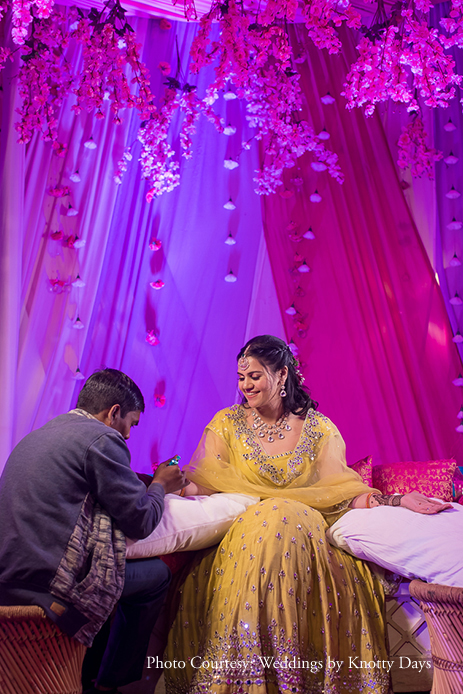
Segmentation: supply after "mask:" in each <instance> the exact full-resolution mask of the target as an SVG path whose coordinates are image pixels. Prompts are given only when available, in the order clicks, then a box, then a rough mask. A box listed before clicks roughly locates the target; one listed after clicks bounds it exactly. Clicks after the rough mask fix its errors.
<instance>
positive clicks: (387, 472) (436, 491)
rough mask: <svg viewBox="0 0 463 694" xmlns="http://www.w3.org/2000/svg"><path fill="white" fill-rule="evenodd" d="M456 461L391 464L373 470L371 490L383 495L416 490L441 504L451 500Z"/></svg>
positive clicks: (377, 466) (375, 467) (376, 466)
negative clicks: (374, 489) (376, 490)
mask: <svg viewBox="0 0 463 694" xmlns="http://www.w3.org/2000/svg"><path fill="white" fill-rule="evenodd" d="M455 466H456V461H455V460H429V461H428V462H411V463H392V464H390V465H375V466H374V467H373V487H375V488H376V489H379V490H380V491H381V492H382V493H383V494H394V492H397V493H399V494H408V493H409V492H413V491H417V492H421V493H422V494H425V495H426V496H434V497H437V498H438V499H442V500H443V501H452V479H453V473H454V472H455Z"/></svg>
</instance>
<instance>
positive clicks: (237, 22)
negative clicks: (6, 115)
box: [0, 0, 463, 199]
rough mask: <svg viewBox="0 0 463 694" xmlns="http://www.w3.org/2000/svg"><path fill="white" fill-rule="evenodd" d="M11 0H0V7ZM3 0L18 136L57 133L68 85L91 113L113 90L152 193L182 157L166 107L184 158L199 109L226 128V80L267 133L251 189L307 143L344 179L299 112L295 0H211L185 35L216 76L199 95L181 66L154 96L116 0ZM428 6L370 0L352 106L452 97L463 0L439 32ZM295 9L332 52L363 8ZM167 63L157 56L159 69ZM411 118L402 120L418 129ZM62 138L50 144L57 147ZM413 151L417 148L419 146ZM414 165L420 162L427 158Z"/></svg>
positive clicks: (171, 178) (5, 54)
mask: <svg viewBox="0 0 463 694" xmlns="http://www.w3.org/2000/svg"><path fill="white" fill-rule="evenodd" d="M7 2H8V0H0V15H1V14H2V13H3V12H4V11H5V9H6V7H7ZM10 2H11V6H12V15H13V40H14V42H15V43H16V44H18V46H19V47H20V51H21V58H22V64H21V68H20V71H19V90H20V93H21V96H22V98H23V105H22V107H21V109H20V111H19V115H20V120H19V122H18V123H17V124H16V129H17V130H18V132H19V135H20V137H19V141H20V142H22V143H26V142H28V141H29V140H30V138H31V136H32V133H33V132H34V131H40V132H41V133H42V136H43V137H44V138H45V139H47V140H52V141H56V138H57V109H58V108H59V107H60V105H61V103H62V101H63V99H64V98H66V96H68V95H69V94H70V93H71V92H72V93H74V94H75V96H76V104H75V105H74V106H73V108H74V110H75V111H76V113H79V111H81V110H83V109H85V110H87V111H89V112H90V111H95V113H96V117H97V118H104V117H105V112H104V109H103V108H102V107H103V102H104V101H105V100H108V101H110V103H111V107H110V108H111V111H112V114H113V120H114V122H115V123H120V122H121V111H122V110H123V109H125V108H135V109H137V111H138V113H139V115H140V118H141V120H142V125H141V128H140V131H139V135H138V139H139V140H140V142H141V144H142V155H141V161H142V170H143V175H144V176H145V178H147V180H148V181H149V183H150V191H149V194H148V196H147V198H148V199H152V197H154V196H155V195H160V194H162V193H163V192H167V191H170V190H172V189H173V188H174V187H175V186H176V185H178V183H179V180H180V179H179V163H178V161H176V160H175V153H174V151H173V150H172V147H171V145H170V144H169V141H168V140H169V137H170V128H171V124H172V120H173V117H174V114H175V113H181V114H182V116H183V123H182V125H181V133H180V146H181V153H182V156H183V157H185V158H189V157H191V156H192V135H193V134H194V132H195V128H196V124H197V121H198V118H199V117H200V115H201V114H202V115H204V116H205V117H206V118H208V120H210V121H211V122H212V123H213V124H214V126H215V127H216V129H217V130H218V131H219V132H225V129H224V123H223V122H222V119H221V118H220V117H219V116H218V115H217V114H216V113H215V112H214V110H213V106H214V103H215V101H216V100H217V98H218V96H219V92H220V91H221V90H224V91H225V90H227V92H226V93H232V94H233V95H234V96H236V97H238V98H241V99H244V100H245V102H246V110H247V119H248V123H249V125H250V127H252V128H253V129H254V131H255V134H254V138H255V139H256V140H258V141H259V140H260V141H262V142H263V147H262V151H263V152H264V160H263V164H262V167H261V170H260V171H258V172H256V176H255V178H254V181H255V184H256V192H257V193H260V194H269V193H272V192H275V191H276V190H278V189H279V186H281V176H282V173H283V171H284V169H285V168H290V167H292V166H293V165H294V163H295V161H296V159H297V158H298V157H299V156H301V155H302V154H303V153H304V152H307V151H308V152H311V153H312V155H313V157H314V160H315V161H314V165H317V166H318V167H320V168H319V170H322V169H325V170H327V171H328V173H329V174H330V175H331V176H333V177H334V178H335V179H336V180H338V181H339V182H342V180H343V177H342V173H341V171H340V168H339V164H338V160H337V155H336V154H335V153H333V152H330V151H329V150H328V149H326V147H325V146H324V144H323V140H322V139H321V138H319V137H318V136H316V135H315V134H314V133H313V131H312V130H311V128H310V126H309V124H308V123H307V122H306V121H305V120H304V119H303V117H302V94H301V88H300V85H299V74H298V72H297V69H296V64H297V61H298V57H296V59H294V56H293V54H292V49H291V46H290V43H289V39H288V35H287V32H286V28H285V27H286V22H291V21H293V20H294V19H295V16H296V11H297V9H298V2H297V0H268V2H267V3H266V5H265V7H264V9H261V8H260V7H258V9H257V10H256V9H255V7H251V6H249V8H247V7H246V4H245V3H243V2H239V1H238V0H222V1H220V0H215V2H213V4H212V7H211V9H210V11H209V12H208V13H207V14H206V15H204V16H203V17H202V18H201V20H200V23H199V30H198V33H197V35H196V38H195V40H194V42H193V45H192V47H191V58H192V64H191V71H192V72H193V74H197V73H198V72H199V71H200V70H201V69H202V68H204V67H205V66H207V65H210V64H211V63H213V62H215V63H217V66H216V68H215V79H214V81H213V82H212V83H211V84H210V85H209V87H208V89H207V91H206V95H205V97H204V98H200V97H199V96H198V95H197V94H196V92H195V87H194V86H192V85H190V84H188V83H187V81H186V79H185V78H183V79H182V80H178V79H177V78H178V74H177V75H176V77H175V78H171V77H169V78H168V79H169V80H170V81H168V83H167V89H166V93H165V95H164V98H163V100H162V102H161V104H160V106H159V107H158V108H157V107H156V105H155V103H154V97H153V94H152V92H151V89H150V83H149V72H148V70H147V69H146V66H145V65H144V64H143V63H142V62H141V60H140V54H139V49H140V46H139V45H138V44H137V42H136V36H135V34H134V32H133V30H132V28H131V27H130V25H129V24H128V23H127V22H126V20H125V10H124V9H123V8H122V6H121V5H120V2H119V0H106V2H105V3H104V5H103V9H102V11H98V10H96V9H92V10H91V11H90V12H89V13H84V12H82V11H81V10H77V9H75V8H73V9H71V10H70V11H68V14H67V16H65V15H62V14H60V13H57V12H52V6H53V0H10ZM429 9H430V0H405V1H404V2H403V3H400V4H396V5H394V6H393V7H392V9H391V11H390V13H389V15H388V14H386V11H385V7H384V1H383V0H378V11H377V13H376V15H375V17H374V20H373V23H372V25H371V26H370V27H368V28H367V27H361V29H362V31H363V34H364V36H363V38H362V39H361V41H360V43H359V45H358V51H359V56H358V59H357V61H356V62H355V63H354V64H353V65H352V66H351V69H350V71H349V74H348V76H347V79H346V84H345V90H344V96H345V97H346V99H347V107H348V108H350V109H352V108H354V107H363V108H364V109H365V113H366V114H367V115H371V114H372V113H373V112H374V109H375V106H376V104H378V103H380V102H382V101H385V100H387V99H392V100H394V101H397V102H400V103H403V104H406V106H407V109H408V110H409V111H410V112H415V111H417V110H419V108H420V104H419V100H421V101H422V102H423V104H424V105H427V106H430V107H437V106H439V107H446V106H447V105H448V102H449V100H450V99H452V98H453V97H454V96H455V94H456V87H457V86H458V85H460V83H461V80H462V76H461V75H458V74H457V73H456V72H455V63H454V60H453V59H452V57H451V56H449V55H448V54H446V53H445V50H447V49H448V48H450V47H451V46H459V47H462V46H463V0H453V2H452V5H451V11H450V16H449V17H448V18H444V19H442V20H441V22H440V24H441V27H442V29H443V30H444V31H445V34H444V33H442V32H441V31H440V30H438V29H435V28H430V27H429V26H428V20H427V16H426V15H427V13H428V12H429ZM185 12H186V14H187V18H189V19H195V18H196V11H195V8H194V2H193V0H185ZM302 14H303V17H304V20H305V26H306V28H307V31H308V34H309V36H310V37H311V39H312V40H313V41H314V43H315V45H316V46H317V47H318V48H327V49H328V51H329V52H330V53H337V52H339V50H340V48H341V42H340V40H339V37H338V34H337V29H338V27H339V26H340V25H341V24H343V23H344V22H345V23H346V24H347V26H349V27H351V28H358V27H359V26H360V16H359V14H358V13H357V12H356V10H354V9H353V8H352V6H351V4H350V0H341V2H340V1H339V0H303V2H302ZM69 18H71V22H69V21H68V19H69ZM214 21H217V22H218V24H219V27H220V33H219V36H218V38H217V39H216V40H212V39H211V31H212V24H213V22H214ZM69 23H70V24H71V28H70V29H69V28H67V26H68V24H69ZM71 40H73V41H77V42H78V43H80V44H81V45H82V49H83V59H84V68H83V70H82V71H81V72H80V73H79V74H74V73H73V71H72V69H71V67H70V65H69V64H68V63H67V61H66V55H65V54H66V50H67V47H68V45H69V42H70V41H71ZM11 56H12V51H11V50H10V49H8V48H2V49H0V69H1V68H2V67H4V65H5V63H6V61H7V60H8V58H9V57H11ZM168 67H169V66H168ZM166 69H167V68H166V66H165V65H164V67H163V70H164V74H165V75H167V74H168V73H167V72H166ZM177 73H178V71H177ZM230 86H233V87H234V91H233V92H231V90H230ZM417 127H418V126H415V127H414V128H412V129H411V130H410V133H411V134H412V135H413V136H414V137H415V138H416V137H418V130H417ZM419 137H421V135H420V136H419ZM58 145H59V143H58ZM60 147H61V146H58V147H57V149H56V152H57V153H58V152H59V151H61V152H62V148H61V149H60ZM248 147H249V144H248V142H247V143H243V145H242V149H247V148H248ZM402 150H403V151H402V154H401V155H400V156H401V161H405V159H407V160H408V161H409V162H410V163H412V158H413V156H414V155H413V153H412V150H411V149H410V148H409V149H408V150H407V152H408V153H407V154H406V155H405V154H404V151H405V149H404V147H402ZM413 151H414V152H417V153H419V152H421V154H420V155H418V156H421V157H423V156H424V154H423V152H424V150H423V147H422V146H419V147H415V148H414V149H413ZM429 151H431V150H429ZM404 157H405V159H404ZM232 164H233V165H234V166H236V165H237V161H236V160H235V159H234V160H233V161H232V162H231V163H230V166H231V165H232ZM124 166H125V164H123V165H122V168H121V167H119V169H120V171H119V174H117V172H116V178H118V179H120V178H121V175H122V173H123V168H124ZM412 168H413V170H414V171H418V170H419V169H420V170H421V169H422V168H423V169H424V170H427V167H426V166H425V165H424V164H423V161H421V162H418V163H417V166H415V167H412Z"/></svg>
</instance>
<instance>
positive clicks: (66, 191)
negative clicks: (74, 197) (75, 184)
mask: <svg viewBox="0 0 463 694" xmlns="http://www.w3.org/2000/svg"><path fill="white" fill-rule="evenodd" d="M47 192H48V195H51V196H52V197H53V198H64V197H66V195H70V193H71V189H70V188H69V186H56V188H49V189H48V191H47Z"/></svg>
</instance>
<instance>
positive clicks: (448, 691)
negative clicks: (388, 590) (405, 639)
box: [410, 581, 463, 694]
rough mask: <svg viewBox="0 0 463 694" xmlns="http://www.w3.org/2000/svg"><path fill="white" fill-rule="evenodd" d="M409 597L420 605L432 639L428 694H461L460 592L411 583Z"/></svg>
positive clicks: (462, 601)
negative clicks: (432, 667)
mask: <svg viewBox="0 0 463 694" xmlns="http://www.w3.org/2000/svg"><path fill="white" fill-rule="evenodd" d="M410 595H412V596H413V597H414V598H416V599H417V600H419V601H420V605H421V609H422V610H423V612H424V615H425V617H426V623H427V625H428V629H429V635H430V637H431V653H432V660H433V663H434V679H433V685H432V690H431V694H462V692H463V588H450V587H448V586H439V585H435V584H432V583H423V582H422V581H412V582H411V583H410Z"/></svg>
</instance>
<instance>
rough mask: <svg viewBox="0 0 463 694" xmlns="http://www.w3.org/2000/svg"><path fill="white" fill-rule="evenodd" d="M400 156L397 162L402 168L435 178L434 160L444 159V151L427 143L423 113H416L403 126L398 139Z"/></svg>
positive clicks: (414, 174) (418, 175)
mask: <svg viewBox="0 0 463 694" xmlns="http://www.w3.org/2000/svg"><path fill="white" fill-rule="evenodd" d="M397 144H398V147H399V158H398V161H397V164H398V166H399V168H401V169H408V167H410V168H411V173H412V176H414V177H415V178H420V177H421V176H424V175H426V176H427V177H428V178H429V179H433V178H434V162H436V161H439V159H442V157H443V154H442V152H438V151H437V150H436V149H431V148H429V147H428V146H427V144H426V132H425V130H424V126H423V121H422V118H421V114H418V113H415V114H414V117H413V120H412V121H411V123H408V125H406V126H404V127H403V128H402V134H401V136H400V137H399V141H398V143H397Z"/></svg>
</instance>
